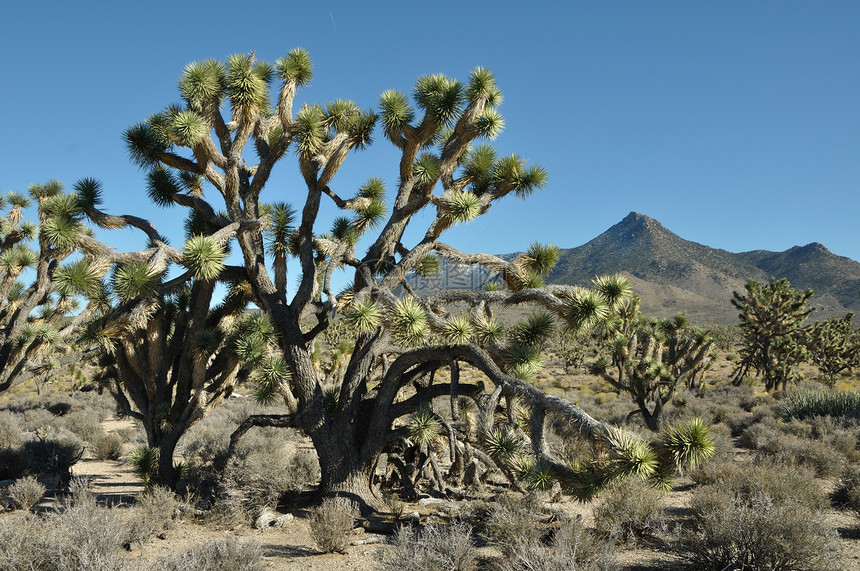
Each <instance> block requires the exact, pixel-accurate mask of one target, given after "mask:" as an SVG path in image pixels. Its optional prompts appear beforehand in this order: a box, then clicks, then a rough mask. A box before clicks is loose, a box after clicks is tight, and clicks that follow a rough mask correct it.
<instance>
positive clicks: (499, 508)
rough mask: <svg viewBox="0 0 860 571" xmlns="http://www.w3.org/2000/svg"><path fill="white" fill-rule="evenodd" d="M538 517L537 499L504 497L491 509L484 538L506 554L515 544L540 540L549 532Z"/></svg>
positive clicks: (530, 496)
mask: <svg viewBox="0 0 860 571" xmlns="http://www.w3.org/2000/svg"><path fill="white" fill-rule="evenodd" d="M539 516H540V506H539V502H538V499H537V496H535V495H528V496H518V495H510V496H502V497H500V498H499V499H498V500H496V501H495V502H494V503H493V504H492V505H491V506H490V509H489V513H488V514H487V516H486V518H485V519H484V521H483V525H482V529H481V535H482V536H483V537H484V539H486V540H487V542H489V543H492V544H494V545H498V546H500V547H501V548H502V549H503V550H504V551H508V550H510V549H513V548H514V546H515V545H519V544H525V543H531V542H535V541H540V540H541V539H542V538H543V536H544V535H545V533H546V532H545V530H544V529H543V528H542V526H541V525H540V524H539V523H538V518H539Z"/></svg>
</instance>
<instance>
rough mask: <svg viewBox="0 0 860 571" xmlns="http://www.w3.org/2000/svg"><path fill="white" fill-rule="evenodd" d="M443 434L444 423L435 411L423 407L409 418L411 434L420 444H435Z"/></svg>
mask: <svg viewBox="0 0 860 571" xmlns="http://www.w3.org/2000/svg"><path fill="white" fill-rule="evenodd" d="M441 434H442V423H441V422H439V419H438V418H437V417H436V413H434V412H433V411H431V410H429V409H426V408H422V409H419V410H416V411H415V412H414V413H412V417H411V418H410V419H409V436H410V437H411V438H412V439H413V440H414V441H415V442H416V443H417V444H418V445H420V446H433V444H434V443H435V442H436V440H438V439H439V436H440V435H441Z"/></svg>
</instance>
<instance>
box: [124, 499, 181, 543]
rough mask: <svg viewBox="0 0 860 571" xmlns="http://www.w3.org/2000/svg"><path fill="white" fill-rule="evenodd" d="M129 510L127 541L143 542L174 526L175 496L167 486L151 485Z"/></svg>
mask: <svg viewBox="0 0 860 571" xmlns="http://www.w3.org/2000/svg"><path fill="white" fill-rule="evenodd" d="M130 511H131V514H130V517H129V531H128V543H134V542H137V543H144V542H146V541H149V540H150V539H152V538H153V537H155V536H156V535H161V534H163V533H164V532H166V531H168V530H170V529H172V528H173V527H174V516H175V514H176V497H175V496H174V494H173V492H172V491H171V490H169V489H167V488H163V487H161V486H152V487H150V488H148V489H147V490H146V492H145V493H144V494H141V495H140V496H138V497H137V499H136V500H135V502H134V507H133V508H132V509H131V510H130Z"/></svg>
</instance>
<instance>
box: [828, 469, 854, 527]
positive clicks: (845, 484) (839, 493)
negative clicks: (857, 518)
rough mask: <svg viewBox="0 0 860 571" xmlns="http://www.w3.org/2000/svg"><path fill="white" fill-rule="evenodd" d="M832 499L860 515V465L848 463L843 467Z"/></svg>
mask: <svg viewBox="0 0 860 571" xmlns="http://www.w3.org/2000/svg"><path fill="white" fill-rule="evenodd" d="M832 500H833V502H834V503H835V504H838V505H842V506H845V507H848V508H850V509H852V510H854V511H855V512H856V513H857V514H858V515H860V465H858V464H847V465H846V466H845V467H844V468H843V469H842V474H841V475H840V477H839V481H838V482H837V484H836V489H835V490H834V491H833V495H832Z"/></svg>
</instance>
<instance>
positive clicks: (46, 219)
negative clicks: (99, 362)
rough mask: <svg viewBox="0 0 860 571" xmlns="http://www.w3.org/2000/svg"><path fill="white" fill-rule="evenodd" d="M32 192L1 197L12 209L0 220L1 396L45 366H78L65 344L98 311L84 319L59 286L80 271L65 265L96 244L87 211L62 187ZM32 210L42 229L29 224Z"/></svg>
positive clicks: (72, 296) (72, 294) (68, 291)
mask: <svg viewBox="0 0 860 571" xmlns="http://www.w3.org/2000/svg"><path fill="white" fill-rule="evenodd" d="M28 191H29V192H28V194H29V196H24V195H23V194H20V193H18V192H10V193H8V194H6V195H5V196H2V197H0V208H3V209H7V208H8V211H7V212H6V215H5V216H4V217H3V218H0V392H3V391H5V390H7V389H9V388H10V387H11V386H12V385H13V384H15V383H18V382H22V381H24V380H26V379H29V378H32V377H33V376H34V375H37V374H39V372H40V371H42V370H44V365H45V364H47V362H46V361H45V360H46V359H49V360H50V363H51V364H58V365H59V364H61V361H70V360H72V359H73V358H78V357H77V356H76V354H75V353H73V352H72V353H68V349H69V346H68V345H67V341H69V340H71V338H72V336H73V333H75V332H76V331H77V327H78V325H79V324H80V323H81V322H82V321H83V320H85V319H86V318H87V316H88V315H90V314H91V313H92V311H93V310H94V309H95V305H90V306H88V307H87V308H84V310H83V311H81V308H80V307H78V297H77V294H78V293H79V292H77V291H76V290H74V289H72V288H69V287H65V286H64V285H63V283H62V282H64V280H65V279H66V278H68V276H69V275H70V274H74V272H75V271H76V270H75V268H76V263H74V262H72V263H66V264H62V262H64V261H65V260H67V258H69V257H70V256H73V254H75V253H76V252H79V251H84V252H86V250H87V249H90V248H91V247H92V246H93V245H94V244H95V241H94V240H93V238H92V236H91V232H90V230H89V229H88V228H87V227H86V226H85V225H84V224H83V220H84V214H83V210H82V209H81V208H80V207H79V205H78V204H77V200H76V198H75V196H74V195H72V194H67V193H64V192H63V185H62V184H61V183H60V182H59V181H56V180H51V181H48V182H47V183H44V184H32V185H30V187H29V189H28ZM33 202H35V203H36V204H35V206H36V214H37V218H38V221H28V220H25V219H24V214H25V209H26V208H28V207H30V206H31V205H32V203H33ZM25 278H27V279H28V280H29V283H28V284H25V283H24V281H22V280H23V279H25ZM58 282H59V284H60V285H59V287H58ZM73 310H78V311H77V315H76V316H75V317H72V316H71V315H70V312H73ZM63 351H65V352H67V353H68V354H67V356H65V357H61V355H62V352H63Z"/></svg>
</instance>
